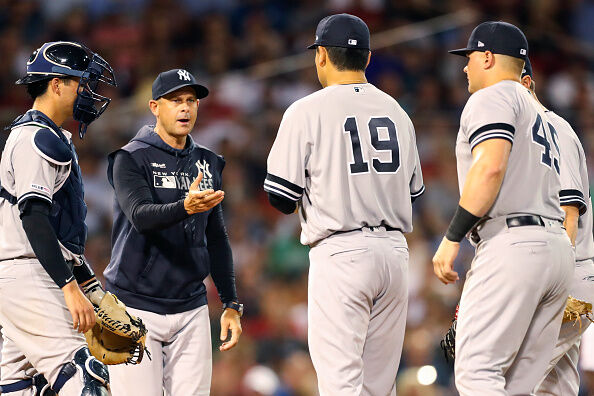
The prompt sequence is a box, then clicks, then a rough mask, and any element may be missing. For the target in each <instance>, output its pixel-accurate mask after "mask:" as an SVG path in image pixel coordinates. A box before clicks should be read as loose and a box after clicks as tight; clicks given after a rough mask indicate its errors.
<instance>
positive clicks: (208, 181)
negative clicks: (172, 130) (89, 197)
mask: <svg viewBox="0 0 594 396" xmlns="http://www.w3.org/2000/svg"><path fill="white" fill-rule="evenodd" d="M224 166H225V161H224V160H223V158H222V157H221V156H219V155H216V154H215V153H213V152H212V151H210V150H208V149H206V148H204V147H202V146H200V145H197V144H195V143H194V141H193V140H192V138H191V137H190V136H188V137H187V143H186V147H185V148H184V149H182V150H178V149H175V148H173V147H171V146H169V145H168V144H166V143H165V142H164V141H163V140H162V139H161V138H160V137H159V135H157V134H156V133H155V132H154V126H145V127H143V128H141V129H140V131H139V132H138V134H137V135H136V136H135V137H134V138H133V139H132V140H131V141H130V143H128V144H127V145H125V146H124V147H122V148H121V149H120V150H117V151H115V152H113V153H111V154H110V155H109V166H108V171H107V176H108V179H109V182H110V183H111V185H112V186H114V189H115V192H116V196H115V202H114V214H113V216H114V222H113V232H112V255H111V261H110V263H109V265H108V267H107V269H106V270H105V272H104V275H105V284H106V288H107V290H110V291H112V292H113V293H115V294H116V295H117V296H118V297H119V298H120V299H121V300H122V301H123V302H124V303H125V304H126V305H128V306H130V307H133V308H137V309H142V310H145V311H150V312H155V313H159V314H172V313H179V312H185V311H189V310H191V309H194V308H197V307H199V306H201V305H204V304H206V288H205V286H204V283H203V281H204V279H205V278H206V277H207V276H208V274H209V272H210V273H211V274H212V277H213V280H214V282H215V285H216V286H217V289H218V290H219V295H220V296H221V300H222V301H223V302H229V301H232V300H234V301H236V300H237V295H236V291H235V275H234V272H233V261H232V257H231V248H230V246H229V241H228V237H227V233H226V231H225V226H224V222H223V216H222V209H221V205H220V204H219V205H217V206H216V207H215V208H213V209H211V210H209V211H208V212H204V213H197V214H194V215H191V216H190V215H188V214H187V213H186V211H185V209H184V206H183V200H184V198H185V197H186V195H187V193H188V191H189V188H190V185H191V183H192V181H193V180H194V179H195V178H196V176H197V175H198V172H199V171H201V172H202V173H203V179H202V181H201V182H200V189H201V190H205V189H209V188H211V189H214V190H219V189H221V182H222V180H221V173H222V170H223V167H224Z"/></svg>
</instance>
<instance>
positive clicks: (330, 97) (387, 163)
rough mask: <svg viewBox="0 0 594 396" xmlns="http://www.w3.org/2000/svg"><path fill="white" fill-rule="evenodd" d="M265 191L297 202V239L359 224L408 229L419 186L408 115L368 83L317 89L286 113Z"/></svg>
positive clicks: (315, 237) (272, 153) (309, 239)
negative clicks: (300, 230) (299, 225)
mask: <svg viewBox="0 0 594 396" xmlns="http://www.w3.org/2000/svg"><path fill="white" fill-rule="evenodd" d="M264 189H265V190H266V191H267V192H270V193H274V194H277V195H281V196H283V197H285V198H288V199H291V200H293V201H299V202H300V206H301V209H300V211H299V213H300V218H301V226H302V233H301V242H302V243H303V244H311V243H314V242H316V241H318V240H320V239H323V238H325V237H327V236H329V235H331V234H332V233H334V232H336V231H348V230H353V229H358V228H360V227H362V226H379V225H386V226H390V227H394V228H399V229H401V230H402V231H403V232H410V231H412V205H411V197H412V198H413V199H414V198H415V197H417V196H419V195H421V194H422V193H423V191H424V186H423V177H422V174H421V166H420V162H419V156H418V153H417V148H416V138H415V133H414V128H413V125H412V123H411V121H410V118H409V117H408V115H407V114H406V113H405V112H404V110H402V108H401V107H400V105H399V104H398V102H396V100H394V99H393V98H392V97H390V96H389V95H387V94H386V93H384V92H382V91H380V90H379V89H377V88H376V87H375V86H373V85H372V84H368V83H366V84H346V85H333V86H329V87H326V88H324V89H322V90H320V91H318V92H315V93H313V94H311V95H309V96H307V97H305V98H303V99H301V100H299V101H297V102H295V103H293V104H292V105H291V106H290V107H289V108H288V109H287V111H286V112H285V114H284V117H283V120H282V122H281V125H280V127H279V130H278V135H277V137H276V140H275V142H274V145H273V146H272V149H271V151H270V154H269V156H268V175H267V177H266V181H265V183H264Z"/></svg>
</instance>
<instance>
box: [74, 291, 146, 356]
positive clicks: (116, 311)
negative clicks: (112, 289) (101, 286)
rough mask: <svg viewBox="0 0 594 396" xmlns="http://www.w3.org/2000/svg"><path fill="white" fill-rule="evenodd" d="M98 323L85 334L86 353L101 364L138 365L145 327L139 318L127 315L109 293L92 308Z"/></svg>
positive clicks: (142, 351)
mask: <svg viewBox="0 0 594 396" xmlns="http://www.w3.org/2000/svg"><path fill="white" fill-rule="evenodd" d="M95 317H96V320H97V323H95V326H93V328H92V329H91V330H89V331H87V332H86V333H85V338H86V339H87V343H88V344H89V351H91V354H92V355H93V356H95V357H96V358H97V359H98V360H99V361H101V362H103V363H104V364H121V363H130V364H138V363H140V362H141V361H142V358H143V356H144V353H145V352H146V354H147V356H148V357H149V359H150V354H149V352H148V350H147V349H146V347H145V345H144V343H145V339H146V333H147V330H146V327H145V326H144V323H142V319H140V318H137V317H135V316H132V315H130V314H129V313H128V312H127V311H126V306H125V305H124V303H122V302H121V301H119V300H118V299H117V297H116V296H115V295H113V294H111V293H109V292H106V293H105V296H103V298H102V299H101V302H100V304H99V306H95Z"/></svg>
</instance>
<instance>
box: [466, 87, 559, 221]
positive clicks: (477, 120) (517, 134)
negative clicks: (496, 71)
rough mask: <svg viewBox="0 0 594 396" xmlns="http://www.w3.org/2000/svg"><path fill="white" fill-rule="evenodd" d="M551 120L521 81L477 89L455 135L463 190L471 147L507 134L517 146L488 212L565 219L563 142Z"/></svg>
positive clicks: (504, 136) (490, 213)
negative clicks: (561, 196)
mask: <svg viewBox="0 0 594 396" xmlns="http://www.w3.org/2000/svg"><path fill="white" fill-rule="evenodd" d="M485 109H489V111H485ZM546 120H547V118H546V115H545V112H544V110H543V109H542V107H541V106H540V105H539V104H538V102H536V100H535V99H534V98H533V97H532V95H531V94H530V93H529V92H528V90H527V89H526V88H524V87H523V86H522V85H521V84H520V83H518V82H514V81H511V80H504V81H501V82H499V83H497V84H494V85H492V86H490V87H487V88H484V89H481V90H479V91H477V92H475V93H474V94H473V95H472V96H471V97H470V99H468V102H467V103H466V106H465V107H464V111H463V112H462V117H461V120H460V130H459V132H458V138H457V141H456V158H457V162H458V180H459V186H460V193H462V189H463V187H464V182H465V180H466V174H467V173H468V170H469V169H470V166H471V164H472V149H473V148H474V147H475V146H476V145H477V144H479V143H481V142H483V141H485V140H488V139H493V138H499V139H505V140H508V141H509V142H511V143H512V150H511V153H510V155H509V159H508V164H507V171H506V172H505V176H504V178H503V183H502V185H501V189H500V191H499V194H498V195H497V198H496V199H495V202H494V203H493V206H492V207H491V209H490V210H489V212H488V213H487V216H489V217H491V218H495V217H499V216H505V215H509V214H514V213H530V214H535V215H541V216H544V217H548V218H551V219H559V220H562V219H563V218H564V216H565V214H564V212H563V210H561V208H560V206H559V191H560V190H561V188H560V179H559V172H560V165H559V147H558V142H557V140H556V139H557V137H556V135H555V132H554V130H551V129H550V128H549V126H548V123H547V122H546ZM535 164H540V165H541V166H536V165H535ZM528 197H530V198H528Z"/></svg>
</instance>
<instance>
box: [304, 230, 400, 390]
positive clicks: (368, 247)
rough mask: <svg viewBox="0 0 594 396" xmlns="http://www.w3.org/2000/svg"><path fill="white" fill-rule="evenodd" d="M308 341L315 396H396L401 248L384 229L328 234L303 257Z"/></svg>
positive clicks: (397, 235) (394, 235)
mask: <svg viewBox="0 0 594 396" xmlns="http://www.w3.org/2000/svg"><path fill="white" fill-rule="evenodd" d="M309 258H310V269H309V283H308V299H309V301H308V322H309V323H308V341H309V351H310V355H311V358H312V361H313V364H314V368H315V370H316V373H317V377H318V388H319V391H320V396H337V395H340V396H351V395H352V396H355V395H357V396H360V395H369V396H388V395H396V387H395V383H396V373H397V371H398V365H399V364H400V355H401V352H402V343H403V339H404V328H405V325H406V311H407V303H408V281H407V275H408V247H407V244H406V240H405V238H404V236H403V235H402V233H400V232H399V231H386V230H385V228H383V227H373V228H363V229H362V230H357V231H352V232H347V233H340V234H334V235H332V236H329V237H328V238H326V239H324V240H322V241H321V242H319V243H318V244H316V245H315V247H313V248H312V249H311V251H310V253H309Z"/></svg>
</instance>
